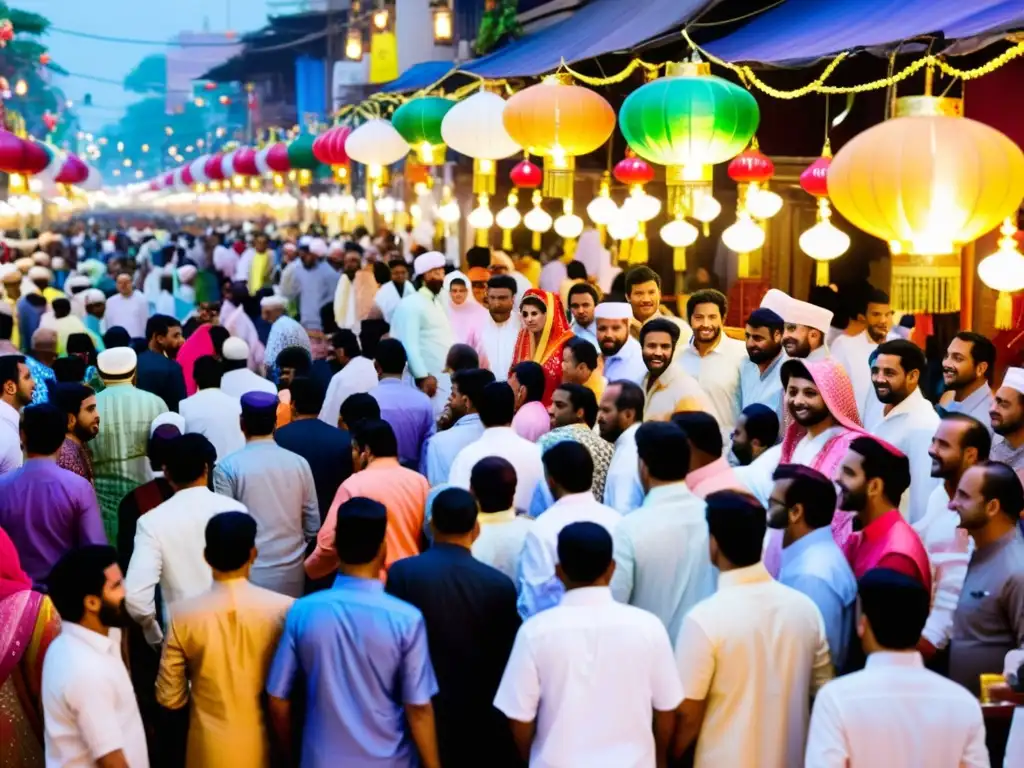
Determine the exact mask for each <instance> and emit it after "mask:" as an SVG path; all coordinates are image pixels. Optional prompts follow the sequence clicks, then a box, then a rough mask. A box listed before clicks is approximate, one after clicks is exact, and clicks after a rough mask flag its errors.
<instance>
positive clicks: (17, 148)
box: [0, 130, 25, 173]
mask: <svg viewBox="0 0 1024 768" xmlns="http://www.w3.org/2000/svg"><path fill="white" fill-rule="evenodd" d="M24 166H25V141H24V140H23V139H19V138H18V137H17V136H15V135H14V134H13V133H11V132H10V131H4V130H0V171H4V172H5V173H21V172H22V171H23V170H24Z"/></svg>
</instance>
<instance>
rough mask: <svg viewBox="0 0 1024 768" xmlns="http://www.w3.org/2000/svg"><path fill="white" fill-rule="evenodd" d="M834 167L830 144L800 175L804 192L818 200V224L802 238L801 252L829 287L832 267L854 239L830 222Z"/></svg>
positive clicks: (818, 277)
mask: <svg viewBox="0 0 1024 768" xmlns="http://www.w3.org/2000/svg"><path fill="white" fill-rule="evenodd" d="M831 163H832V152H831V150H830V149H829V146H828V144H827V143H826V145H825V149H824V151H823V152H822V155H821V157H819V158H818V159H817V160H815V161H814V162H813V163H811V164H810V165H809V166H807V168H805V169H804V172H803V173H801V174H800V186H801V187H802V188H803V190H804V192H806V193H807V194H809V195H811V196H812V197H816V198H817V199H818V210H817V214H816V223H815V224H814V226H812V227H811V228H810V229H808V230H807V231H806V232H803V233H802V234H801V235H800V250H801V251H803V252H804V253H806V254H807V255H808V256H810V257H811V258H812V259H814V261H815V262H816V265H817V266H816V267H815V283H816V284H817V285H828V283H829V276H828V272H829V267H828V263H829V262H830V261H835V260H836V259H838V258H839V257H840V256H842V255H843V254H844V253H846V252H847V251H848V250H849V248H850V236H849V235H848V234H846V233H845V232H843V231H842V230H841V229H838V228H837V227H836V226H835V225H834V224H833V223H832V222H831V220H830V219H831V218H832V207H831V205H830V204H829V200H828V181H827V179H828V168H829V165H831Z"/></svg>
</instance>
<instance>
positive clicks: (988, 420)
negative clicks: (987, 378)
mask: <svg viewBox="0 0 1024 768" xmlns="http://www.w3.org/2000/svg"><path fill="white" fill-rule="evenodd" d="M994 403H995V397H994V396H993V395H992V388H991V387H989V385H988V383H986V382H983V383H982V385H981V386H980V387H978V388H977V389H976V390H974V391H973V392H972V393H971V394H969V395H968V396H967V397H966V398H964V399H963V400H959V401H958V400H956V399H955V398H954V399H953V400H950V401H949V402H948V403H945V404H942V403H940V404H939V407H940V408H942V409H944V410H945V411H946V412H948V413H965V414H967V415H968V416H973V417H974V418H976V419H977V420H978V421H980V422H981V423H982V424H984V425H985V426H986V427H988V429H989V432H991V431H992V417H991V416H989V412H990V411H991V410H992V405H993V404H994Z"/></svg>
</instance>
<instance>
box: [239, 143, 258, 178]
mask: <svg viewBox="0 0 1024 768" xmlns="http://www.w3.org/2000/svg"><path fill="white" fill-rule="evenodd" d="M234 167H235V173H238V174H241V175H242V176H259V175H260V169H259V168H257V167H256V151H255V150H253V148H252V147H242V148H241V149H238V150H236V151H235V158H234Z"/></svg>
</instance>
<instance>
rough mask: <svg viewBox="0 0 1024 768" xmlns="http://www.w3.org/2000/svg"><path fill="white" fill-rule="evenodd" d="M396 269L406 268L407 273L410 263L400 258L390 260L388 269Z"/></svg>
mask: <svg viewBox="0 0 1024 768" xmlns="http://www.w3.org/2000/svg"><path fill="white" fill-rule="evenodd" d="M395 267H405V271H406V272H408V271H409V262H407V261H406V260H405V259H403V258H401V257H398V258H394V259H388V269H389V270H391V269H394V268H395Z"/></svg>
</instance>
